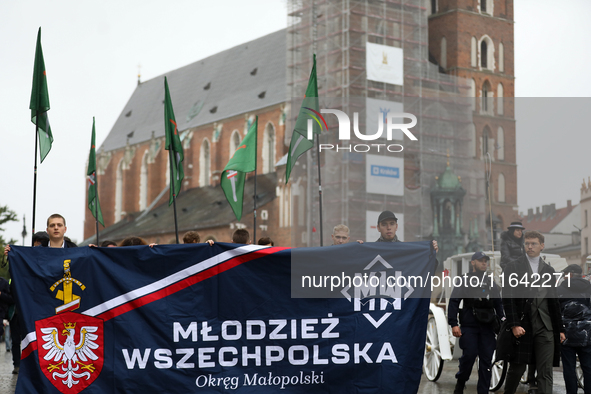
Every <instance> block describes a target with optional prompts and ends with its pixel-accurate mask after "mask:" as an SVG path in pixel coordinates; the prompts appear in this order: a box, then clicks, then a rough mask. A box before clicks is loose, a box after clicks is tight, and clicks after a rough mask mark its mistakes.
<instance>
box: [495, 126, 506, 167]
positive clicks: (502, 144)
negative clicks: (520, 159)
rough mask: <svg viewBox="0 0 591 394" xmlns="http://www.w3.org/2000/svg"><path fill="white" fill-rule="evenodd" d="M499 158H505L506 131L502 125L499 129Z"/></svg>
mask: <svg viewBox="0 0 591 394" xmlns="http://www.w3.org/2000/svg"><path fill="white" fill-rule="evenodd" d="M497 145H498V146H497V159H499V160H505V131H504V130H503V128H502V127H499V129H498V130H497Z"/></svg>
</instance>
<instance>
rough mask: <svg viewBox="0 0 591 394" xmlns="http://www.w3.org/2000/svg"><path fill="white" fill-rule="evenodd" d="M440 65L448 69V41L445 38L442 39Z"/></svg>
mask: <svg viewBox="0 0 591 394" xmlns="http://www.w3.org/2000/svg"><path fill="white" fill-rule="evenodd" d="M439 65H440V66H441V67H443V68H447V40H446V39H445V37H442V38H441V59H440V62H439Z"/></svg>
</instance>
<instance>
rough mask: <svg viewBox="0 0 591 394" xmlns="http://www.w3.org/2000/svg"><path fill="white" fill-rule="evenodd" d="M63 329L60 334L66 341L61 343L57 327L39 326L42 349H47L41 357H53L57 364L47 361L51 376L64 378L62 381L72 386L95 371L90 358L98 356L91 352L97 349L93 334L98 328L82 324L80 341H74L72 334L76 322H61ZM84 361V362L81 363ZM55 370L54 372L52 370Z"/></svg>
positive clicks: (96, 336) (95, 336)
mask: <svg viewBox="0 0 591 394" xmlns="http://www.w3.org/2000/svg"><path fill="white" fill-rule="evenodd" d="M63 324H64V330H63V331H62V335H65V336H66V341H65V342H64V344H63V345H62V344H61V343H60V341H59V338H58V335H59V334H58V329H57V328H55V327H46V328H41V332H42V333H43V334H45V335H43V337H42V338H43V341H44V343H43V349H45V350H47V354H46V355H45V356H44V357H43V358H44V359H45V360H47V361H50V360H52V359H53V361H54V362H58V361H59V362H58V363H57V364H51V362H50V363H49V366H48V367H47V369H48V371H49V372H50V373H52V372H53V373H52V377H53V379H54V380H55V379H56V378H61V379H65V380H62V383H63V384H65V385H67V386H68V388H72V386H73V385H75V384H78V382H79V380H75V379H80V378H86V379H87V380H88V379H90V376H91V374H92V373H93V372H94V371H95V369H96V368H95V367H94V365H93V364H92V362H91V361H90V362H89V359H90V360H93V361H95V360H97V359H98V356H97V355H96V354H94V353H93V350H95V349H98V347H99V345H98V344H97V343H96V342H94V341H96V340H97V338H98V335H96V334H93V333H94V332H96V331H97V330H98V327H95V326H84V327H82V328H81V329H80V342H78V344H76V343H75V342H74V334H75V333H76V323H63ZM83 362H84V363H83ZM54 371H55V372H54Z"/></svg>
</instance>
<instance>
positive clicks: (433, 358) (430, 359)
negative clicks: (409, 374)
mask: <svg viewBox="0 0 591 394" xmlns="http://www.w3.org/2000/svg"><path fill="white" fill-rule="evenodd" d="M442 371H443V359H442V358H441V351H440V349H439V338H438V336H437V325H436V323H435V318H434V317H433V316H430V317H429V321H428V322H427V339H426V342H425V356H424V357H423V372H424V373H425V376H426V377H427V379H429V380H430V381H432V382H435V381H437V379H439V377H440V376H441V372H442Z"/></svg>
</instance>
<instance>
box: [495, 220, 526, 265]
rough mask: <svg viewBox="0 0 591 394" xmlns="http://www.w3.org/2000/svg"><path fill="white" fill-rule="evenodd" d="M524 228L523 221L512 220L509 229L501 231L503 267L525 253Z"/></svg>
mask: <svg viewBox="0 0 591 394" xmlns="http://www.w3.org/2000/svg"><path fill="white" fill-rule="evenodd" d="M523 230H525V227H523V225H522V224H521V222H511V225H510V226H509V227H507V231H503V232H502V233H501V268H502V269H505V267H506V266H507V264H509V263H510V262H511V261H514V260H519V258H521V256H523V255H524V254H525V249H524V248H523Z"/></svg>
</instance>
